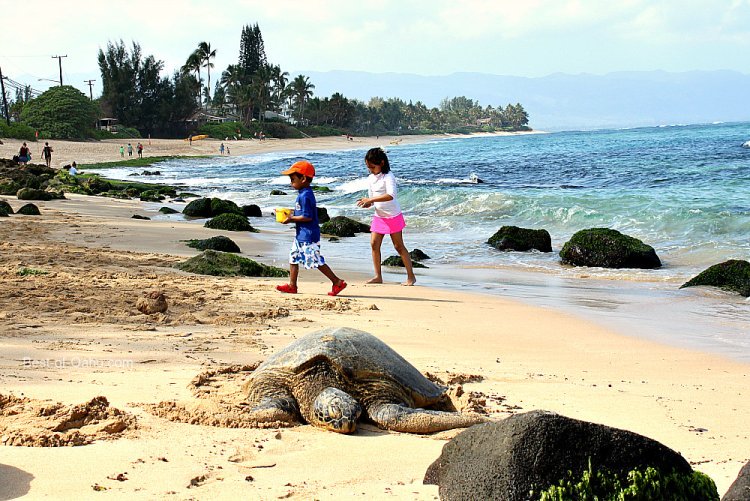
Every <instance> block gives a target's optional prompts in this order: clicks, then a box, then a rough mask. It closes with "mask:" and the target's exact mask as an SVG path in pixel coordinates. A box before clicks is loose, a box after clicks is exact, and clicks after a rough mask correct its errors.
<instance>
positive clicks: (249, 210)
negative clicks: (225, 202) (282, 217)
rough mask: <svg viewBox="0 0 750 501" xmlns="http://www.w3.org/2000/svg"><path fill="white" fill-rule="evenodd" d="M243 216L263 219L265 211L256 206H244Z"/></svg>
mask: <svg viewBox="0 0 750 501" xmlns="http://www.w3.org/2000/svg"><path fill="white" fill-rule="evenodd" d="M242 215H244V216H245V217H263V211H261V210H260V207H259V206H257V205H255V204H250V205H243V206H242Z"/></svg>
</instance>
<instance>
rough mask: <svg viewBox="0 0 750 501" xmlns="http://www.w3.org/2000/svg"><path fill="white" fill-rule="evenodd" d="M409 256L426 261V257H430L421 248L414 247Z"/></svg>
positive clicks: (412, 258)
mask: <svg viewBox="0 0 750 501" xmlns="http://www.w3.org/2000/svg"><path fill="white" fill-rule="evenodd" d="M409 257H411V260H412V261H424V260H425V259H430V256H428V255H427V254H425V253H424V252H422V251H421V250H419V249H414V250H413V251H411V252H410V253H409Z"/></svg>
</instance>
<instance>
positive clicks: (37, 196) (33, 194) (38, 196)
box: [16, 188, 55, 200]
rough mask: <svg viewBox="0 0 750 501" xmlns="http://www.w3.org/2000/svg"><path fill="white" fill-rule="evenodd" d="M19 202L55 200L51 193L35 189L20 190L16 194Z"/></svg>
mask: <svg viewBox="0 0 750 501" xmlns="http://www.w3.org/2000/svg"><path fill="white" fill-rule="evenodd" d="M16 197H17V198H18V199H19V200H52V199H53V198H55V196H54V194H53V193H50V192H49V191H44V190H38V189H36V188H21V189H20V190H18V193H16Z"/></svg>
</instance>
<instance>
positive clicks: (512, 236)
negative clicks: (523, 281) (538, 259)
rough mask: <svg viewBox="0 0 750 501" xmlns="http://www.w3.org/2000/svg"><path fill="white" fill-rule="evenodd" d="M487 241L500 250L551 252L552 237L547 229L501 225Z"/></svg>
mask: <svg viewBox="0 0 750 501" xmlns="http://www.w3.org/2000/svg"><path fill="white" fill-rule="evenodd" d="M487 243H488V244H490V245H491V246H493V247H494V248H495V249H497V250H501V251H521V252H525V251H529V250H531V249H536V250H538V251H541V252H552V238H551V237H550V236H549V232H548V231H547V230H532V229H529V228H519V227H518V226H503V227H502V228H500V229H499V230H497V232H495V234H494V235H492V236H491V237H490V239H489V240H487Z"/></svg>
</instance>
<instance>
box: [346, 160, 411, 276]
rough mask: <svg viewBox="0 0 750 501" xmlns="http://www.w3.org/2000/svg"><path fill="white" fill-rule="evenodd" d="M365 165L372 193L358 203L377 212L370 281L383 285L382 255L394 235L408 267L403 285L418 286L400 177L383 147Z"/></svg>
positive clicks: (394, 242)
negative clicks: (406, 230)
mask: <svg viewBox="0 0 750 501" xmlns="http://www.w3.org/2000/svg"><path fill="white" fill-rule="evenodd" d="M365 164H366V165H367V169H368V170H369V172H370V175H369V176H368V178H367V181H368V182H369V187H368V190H367V191H368V196H367V197H363V198H360V199H359V200H357V206H359V207H362V208H365V209H368V208H370V207H373V208H374V209H375V215H374V216H373V218H372V224H371V225H370V248H371V249H372V264H373V266H374V268H375V276H374V277H372V278H371V279H370V280H368V281H367V283H368V284H382V283H383V273H382V265H381V256H380V246H381V244H382V243H383V237H384V236H385V235H390V236H391V242H393V247H394V248H395V249H396V252H398V255H399V256H401V260H402V261H403V262H404V268H406V282H404V283H402V284H401V285H414V284H415V283H416V282H417V277H416V276H414V269H413V267H412V263H411V256H409V251H408V250H407V249H406V246H405V245H404V237H403V233H402V231H403V229H404V228H405V227H406V221H404V215H403V214H402V213H401V206H400V205H399V203H398V200H397V199H396V191H397V190H396V177H395V176H394V175H393V173H392V172H391V165H390V163H389V162H388V156H387V155H386V154H385V151H384V150H383V149H382V148H372V149H371V150H369V151H368V152H367V154H366V155H365Z"/></svg>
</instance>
